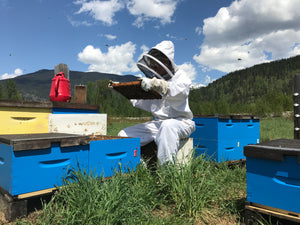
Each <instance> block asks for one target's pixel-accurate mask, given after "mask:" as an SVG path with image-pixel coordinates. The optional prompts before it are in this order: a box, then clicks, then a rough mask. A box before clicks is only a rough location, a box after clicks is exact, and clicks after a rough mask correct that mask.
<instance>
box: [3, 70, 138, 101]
mask: <svg viewBox="0 0 300 225" xmlns="http://www.w3.org/2000/svg"><path fill="white" fill-rule="evenodd" d="M54 75H55V74H54V70H46V69H43V70H39V71H37V72H34V73H29V74H25V75H22V76H18V77H15V78H13V80H14V81H15V83H16V86H17V89H18V91H19V92H20V93H21V95H22V97H23V98H24V100H28V101H48V100H49V94H50V89H51V84H52V79H53V78H54ZM104 79H108V80H111V81H114V82H130V81H135V80H137V77H136V76H133V75H115V74H108V73H98V72H79V71H70V73H69V80H70V86H71V94H72V95H73V93H74V88H75V85H86V84H87V82H89V81H91V82H95V81H97V80H104ZM5 82H6V80H0V84H1V85H3V86H4V85H5Z"/></svg>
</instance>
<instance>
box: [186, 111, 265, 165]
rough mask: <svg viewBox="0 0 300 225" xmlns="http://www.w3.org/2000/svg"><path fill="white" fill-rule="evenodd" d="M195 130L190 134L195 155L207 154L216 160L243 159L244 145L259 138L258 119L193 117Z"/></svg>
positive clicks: (252, 142)
mask: <svg viewBox="0 0 300 225" xmlns="http://www.w3.org/2000/svg"><path fill="white" fill-rule="evenodd" d="M193 120H194V122H195V124H196V130H195V132H194V133H193V134H192V135H191V137H192V138H193V141H194V147H196V155H200V154H203V153H205V154H207V155H208V156H209V158H210V159H211V160H214V161H216V162H223V161H234V160H239V159H244V158H245V156H244V154H243V150H244V146H246V145H249V144H257V141H259V139H260V125H259V119H220V118H218V117H194V119H193Z"/></svg>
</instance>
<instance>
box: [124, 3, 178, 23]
mask: <svg viewBox="0 0 300 225" xmlns="http://www.w3.org/2000/svg"><path fill="white" fill-rule="evenodd" d="M177 3H178V0H147V1H145V0H129V1H128V3H127V9H128V10H129V12H130V14H132V15H134V16H136V17H137V19H136V20H135V22H134V25H135V26H137V27H142V26H143V25H144V22H145V21H149V20H152V19H158V20H159V21H160V22H161V24H163V25H164V24H168V23H171V22H172V16H173V14H174V12H175V9H176V5H177Z"/></svg>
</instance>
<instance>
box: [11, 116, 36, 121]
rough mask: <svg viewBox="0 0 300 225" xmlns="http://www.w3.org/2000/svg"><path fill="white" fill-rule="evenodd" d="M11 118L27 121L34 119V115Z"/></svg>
mask: <svg viewBox="0 0 300 225" xmlns="http://www.w3.org/2000/svg"><path fill="white" fill-rule="evenodd" d="M11 118H12V119H13V120H20V121H29V120H34V119H36V117H15V116H12V117H11Z"/></svg>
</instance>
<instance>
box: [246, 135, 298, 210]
mask: <svg viewBox="0 0 300 225" xmlns="http://www.w3.org/2000/svg"><path fill="white" fill-rule="evenodd" d="M244 154H245V156H246V166H247V201H248V202H251V203H256V204H260V205H264V206H268V207H272V208H275V209H281V210H286V211H290V212H295V213H300V140H288V139H278V140H273V141H268V142H263V143H260V144H256V145H248V146H245V148H244Z"/></svg>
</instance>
